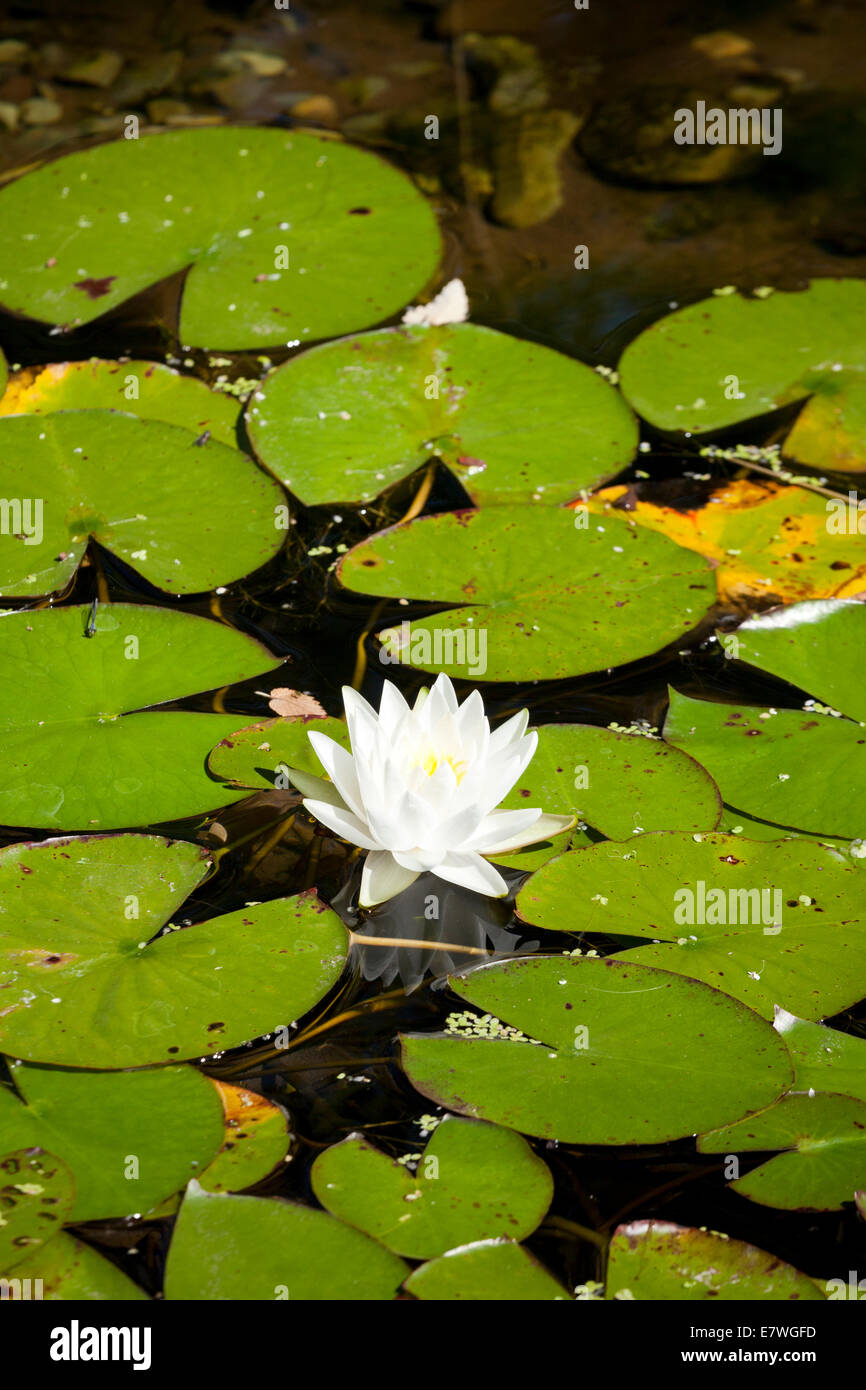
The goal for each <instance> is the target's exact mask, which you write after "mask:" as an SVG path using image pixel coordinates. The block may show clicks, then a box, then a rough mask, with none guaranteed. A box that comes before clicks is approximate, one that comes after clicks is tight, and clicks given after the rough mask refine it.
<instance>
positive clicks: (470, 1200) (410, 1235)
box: [312, 1117, 553, 1260]
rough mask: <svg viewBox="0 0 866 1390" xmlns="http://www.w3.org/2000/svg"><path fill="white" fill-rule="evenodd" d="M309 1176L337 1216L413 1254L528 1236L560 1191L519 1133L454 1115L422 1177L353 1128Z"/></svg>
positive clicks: (427, 1153) (423, 1162)
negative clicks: (504, 1238) (484, 1241)
mask: <svg viewBox="0 0 866 1390" xmlns="http://www.w3.org/2000/svg"><path fill="white" fill-rule="evenodd" d="M312 1183H313V1191H314V1193H315V1194H316V1196H317V1197H318V1199H319V1201H320V1202H321V1203H322V1206H323V1207H326V1208H327V1210H328V1211H329V1212H331V1214H332V1215H333V1216H338V1217H339V1218H340V1220H342V1221H347V1222H348V1223H349V1225H350V1226H357V1227H358V1228H359V1229H360V1230H362V1231H366V1233H367V1234H368V1235H371V1236H375V1237H376V1239H377V1240H380V1241H381V1242H382V1244H383V1245H387V1247H388V1249H389V1250H393V1251H394V1252H395V1254H397V1255H408V1256H409V1257H410V1258H411V1259H414V1260H429V1259H433V1258H434V1257H435V1256H437V1255H444V1254H445V1252H446V1250H450V1249H452V1248H453V1247H454V1246H457V1245H468V1244H469V1243H470V1242H473V1241H479V1240H488V1239H492V1238H494V1237H504V1236H506V1235H508V1236H511V1237H512V1238H513V1239H514V1240H522V1239H523V1237H524V1236H528V1235H531V1233H532V1232H533V1231H534V1230H535V1228H536V1226H537V1225H538V1224H539V1222H540V1221H541V1220H542V1219H543V1217H544V1214H545V1212H546V1211H547V1208H548V1207H549V1205H550V1200H551V1198H552V1196H553V1179H552V1178H551V1176H550V1170H549V1169H548V1167H547V1164H546V1163H543V1162H542V1161H541V1159H540V1158H536V1156H535V1154H534V1153H533V1152H532V1150H531V1148H530V1147H529V1145H528V1144H527V1143H526V1140H525V1139H522V1138H521V1136H520V1135H519V1134H514V1133H513V1132H512V1131H511V1130H507V1129H498V1128H497V1127H496V1126H495V1125H487V1124H483V1123H481V1122H479V1121H477V1120H459V1119H455V1118H453V1117H447V1118H446V1119H445V1120H444V1121H443V1122H442V1123H441V1124H439V1125H438V1126H437V1127H436V1129H435V1131H434V1133H433V1137H432V1138H431V1139H430V1141H429V1143H428V1144H427V1147H426V1149H425V1150H424V1153H423V1156H422V1157H421V1158H420V1159H419V1161H418V1166H417V1170H416V1173H415V1174H413V1173H411V1172H410V1171H409V1170H408V1168H407V1167H406V1166H405V1164H402V1163H398V1162H396V1161H395V1160H393V1159H390V1158H388V1156H387V1155H386V1154H384V1153H382V1151H381V1149H377V1148H375V1146H374V1145H373V1144H370V1143H368V1141H367V1140H366V1139H365V1138H364V1136H363V1135H362V1134H350V1135H349V1137H348V1138H347V1139H344V1140H343V1141H342V1142H341V1143H339V1144H334V1145H332V1146H331V1148H329V1149H325V1151H324V1153H321V1154H319V1156H318V1158H317V1159H316V1161H315V1163H314V1164H313V1171H312Z"/></svg>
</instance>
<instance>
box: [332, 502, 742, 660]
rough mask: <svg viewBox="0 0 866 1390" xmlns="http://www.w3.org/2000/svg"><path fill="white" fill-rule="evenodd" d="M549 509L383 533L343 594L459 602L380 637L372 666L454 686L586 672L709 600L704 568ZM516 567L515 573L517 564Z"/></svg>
mask: <svg viewBox="0 0 866 1390" xmlns="http://www.w3.org/2000/svg"><path fill="white" fill-rule="evenodd" d="M577 515H578V513H575V512H572V511H570V510H563V509H559V508H549V507H539V508H526V507H490V508H486V509H485V510H483V511H476V512H450V513H448V514H446V515H444V516H431V517H422V518H421V519H419V520H417V521H412V522H409V523H408V524H407V525H403V526H396V527H392V528H391V529H390V530H387V531H382V532H380V533H379V534H378V535H376V536H373V537H372V538H371V539H370V540H368V541H364V542H362V543H361V544H360V545H356V546H355V547H354V549H352V550H350V551H349V552H348V554H346V555H344V556H343V558H342V560H341V561H340V565H339V568H338V571H337V573H338V575H339V578H340V580H341V582H342V583H343V584H344V585H345V586H346V588H348V589H354V590H357V591H359V592H361V593H367V594H377V595H383V596H386V597H389V598H417V599H426V600H429V601H432V602H436V603H448V604H459V605H461V607H459V608H454V609H452V610H450V611H449V612H447V613H438V614H436V615H435V616H434V617H430V618H423V619H421V620H419V621H417V622H414V621H413V622H412V623H411V630H410V633H409V640H408V641H406V636H407V633H406V626H407V625H404V626H403V627H398V628H391V629H389V630H388V632H387V633H380V634H379V635H380V637H381V638H382V640H383V648H384V649H383V651H382V652H381V653H380V657H388V658H389V659H390V660H391V661H400V660H402V661H405V662H407V663H408V664H410V665H412V666H414V667H417V668H418V669H420V670H422V671H431V672H432V671H445V672H446V673H447V674H448V675H451V676H459V677H462V678H464V679H466V678H470V679H475V680H477V679H479V678H483V679H486V680H508V681H524V680H538V679H542V678H544V679H553V678H555V677H559V676H576V675H583V674H586V673H588V672H590V671H599V670H602V669H603V668H604V667H611V666H618V665H621V664H622V663H623V662H627V661H636V660H638V659H639V658H641V657H645V656H649V655H651V654H652V653H653V652H655V651H657V650H658V649H659V648H660V647H663V646H665V645H666V644H667V643H668V642H672V641H674V640H675V639H677V638H682V637H683V636H684V634H685V633H686V632H688V631H689V630H690V629H691V628H693V627H695V626H696V624H697V623H698V622H699V620H700V619H701V618H702V617H703V614H704V612H705V610H706V609H707V607H708V606H709V604H710V603H711V602H712V601H713V596H714V593H715V585H714V583H713V579H712V570H711V569H710V567H709V565H708V564H707V562H706V561H705V560H704V559H703V558H702V557H701V556H699V555H696V554H694V553H693V552H692V551H688V550H685V549H683V548H682V547H681V546H678V545H675V544H674V543H673V542H672V541H668V540H667V539H666V538H665V537H664V536H661V535H658V534H657V533H656V532H652V531H648V530H646V529H643V528H638V527H633V526H631V525H630V524H629V523H628V522H627V521H626V520H620V519H619V518H612V517H611V518H608V517H605V520H604V523H603V525H602V524H599V525H596V526H595V527H594V528H592V529H589V530H579V529H575V525H574V522H575V517H576V516H577ZM516 556H519V557H520V562H519V563H515V557H516Z"/></svg>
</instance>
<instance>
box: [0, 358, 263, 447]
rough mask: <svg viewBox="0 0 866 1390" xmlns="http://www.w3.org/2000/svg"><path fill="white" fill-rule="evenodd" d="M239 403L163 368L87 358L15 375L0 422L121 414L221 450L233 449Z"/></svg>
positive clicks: (0, 400)
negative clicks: (61, 413)
mask: <svg viewBox="0 0 866 1390" xmlns="http://www.w3.org/2000/svg"><path fill="white" fill-rule="evenodd" d="M239 409H240V407H239V405H238V402H237V401H236V400H235V399H234V398H233V397H232V396H231V395H229V394H228V393H227V392H224V391H211V390H209V389H208V387H207V386H206V385H205V383H204V382H203V381H199V380H198V379H197V378H196V377H194V376H182V375H181V373H180V372H176V371H175V370H174V368H173V367H167V366H166V365H165V363H164V362H147V361H140V360H138V359H135V358H129V359H126V358H124V359H122V360H121V361H119V362H115V361H110V360H107V359H105V358H100V357H90V358H88V359H87V361H84V362H52V363H50V364H49V365H48V366H47V367H23V368H22V369H21V370H20V371H18V372H14V373H13V375H12V377H11V378H10V380H9V381H8V382H7V385H6V391H5V393H4V394H2V395H0V416H3V415H30V414H36V415H45V414H50V413H51V412H52V411H55V410H125V411H127V412H128V413H129V414H132V415H140V416H141V417H142V418H143V419H145V420H163V421H164V422H165V423H166V424H168V425H181V426H182V427H183V429H187V430H192V431H193V432H194V434H195V436H196V438H199V437H200V436H201V435H203V434H205V433H208V434H209V435H210V437H211V438H212V439H215V440H217V441H218V442H219V443H220V444H230V445H235V444H236V443H237V422H238V413H239Z"/></svg>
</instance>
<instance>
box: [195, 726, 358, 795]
mask: <svg viewBox="0 0 866 1390" xmlns="http://www.w3.org/2000/svg"><path fill="white" fill-rule="evenodd" d="M311 732H314V733H322V734H327V735H328V737H329V738H332V739H334V741H335V742H336V743H339V744H340V746H341V747H342V748H349V746H350V745H349V731H348V729H347V727H346V721H345V720H344V719H330V718H328V719H265V720H263V721H262V722H261V723H260V724H248V725H246V726H245V727H244V728H239V729H236V730H234V731H233V732H232V733H231V734H229V736H228V737H227V738H224V739H222V741H221V742H220V743H218V744H217V746H216V748H214V749H213V750H212V751H211V754H210V757H209V758H208V760H207V765H208V770H209V771H210V772H211V774H212V775H213V776H214V777H219V778H220V780H221V781H225V782H227V783H228V784H229V786H232V787H246V788H247V789H248V790H250V791H254V790H255V791H260V790H263V789H264V788H266V787H267V788H269V789H270V790H271V791H273V789H274V787H275V786H279V787H280V788H282V789H283V790H285V789H286V787H287V772H288V769H289V768H298V769H299V770H300V771H301V772H309V773H312V775H313V776H314V777H321V775H322V764H321V763H320V762H319V759H318V758H317V757H316V754H315V752H314V750H313V745H312V744H311V742H310V740H309V738H308V737H307V735H308V734H309V733H311Z"/></svg>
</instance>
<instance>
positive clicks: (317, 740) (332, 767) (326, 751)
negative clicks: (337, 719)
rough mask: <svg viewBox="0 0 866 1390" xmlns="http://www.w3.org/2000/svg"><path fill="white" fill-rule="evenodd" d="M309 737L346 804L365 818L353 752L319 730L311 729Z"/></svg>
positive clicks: (317, 755)
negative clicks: (348, 751) (349, 751)
mask: <svg viewBox="0 0 866 1390" xmlns="http://www.w3.org/2000/svg"><path fill="white" fill-rule="evenodd" d="M307 738H308V739H309V740H310V743H311V744H312V745H313V748H314V749H315V752H316V757H317V758H318V759H319V762H320V763H321V764H322V767H323V768H324V769H325V771H326V772H327V774H328V776H329V777H330V779H331V781H332V782H333V783H334V786H335V787H336V788H337V791H338V792H339V793H340V795H341V797H342V798H343V800H344V801H345V803H346V805H347V806H351V808H352V810H353V811H354V812H355V815H356V816H360V818H361V819H362V820H363V819H364V802H363V799H362V797H361V789H360V787H359V786H358V773H357V771H356V769H355V760H354V758H353V757H352V755H351V753H347V752H346V750H345V748H341V747H340V745H339V743H335V742H334V740H333V739H332V738H329V737H328V735H327V734H321V733H319V732H318V731H317V730H311V731H310V732H309V733H308V734H307Z"/></svg>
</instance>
